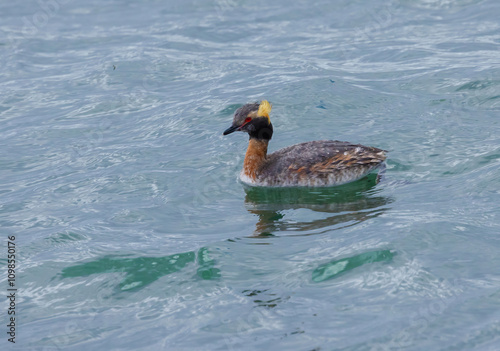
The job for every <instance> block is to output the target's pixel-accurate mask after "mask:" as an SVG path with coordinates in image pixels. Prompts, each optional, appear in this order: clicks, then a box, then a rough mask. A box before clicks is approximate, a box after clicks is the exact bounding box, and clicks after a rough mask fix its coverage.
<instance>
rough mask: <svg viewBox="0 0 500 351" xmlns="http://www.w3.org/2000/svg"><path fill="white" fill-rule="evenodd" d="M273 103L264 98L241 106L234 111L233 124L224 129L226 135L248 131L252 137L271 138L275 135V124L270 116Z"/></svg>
mask: <svg viewBox="0 0 500 351" xmlns="http://www.w3.org/2000/svg"><path fill="white" fill-rule="evenodd" d="M270 112H271V104H270V103H269V102H268V101H266V100H263V101H261V103H260V104H259V103H258V102H256V103H253V104H246V105H243V106H241V107H240V108H239V109H237V110H236V112H235V113H234V119H233V124H232V125H231V127H229V128H228V129H226V130H225V131H224V133H223V134H224V135H228V134H231V133H232V132H234V131H241V132H246V133H248V135H250V139H252V138H255V139H265V140H269V139H271V137H272V136H273V125H272V124H271V119H270V118H269V113H270Z"/></svg>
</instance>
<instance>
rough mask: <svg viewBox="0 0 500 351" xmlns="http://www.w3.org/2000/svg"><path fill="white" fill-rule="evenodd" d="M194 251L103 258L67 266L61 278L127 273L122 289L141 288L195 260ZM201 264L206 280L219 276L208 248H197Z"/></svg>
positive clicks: (198, 272) (200, 273) (202, 275)
mask: <svg viewBox="0 0 500 351" xmlns="http://www.w3.org/2000/svg"><path fill="white" fill-rule="evenodd" d="M195 258H196V254H195V252H194V251H189V252H184V253H179V254H174V255H169V256H164V257H136V258H117V257H103V258H100V259H98V260H95V261H91V262H86V263H82V264H78V265H75V266H71V267H66V268H64V269H63V270H62V273H61V276H62V278H75V277H85V276H89V275H92V274H100V273H114V272H125V273H126V276H125V278H124V279H123V280H122V281H121V282H120V284H119V286H118V287H119V289H120V290H122V291H129V290H138V289H141V288H143V287H145V286H147V285H149V284H151V283H153V282H154V281H156V280H158V279H159V278H161V277H163V276H165V275H168V274H172V273H175V272H178V271H180V270H181V269H183V268H184V267H186V265H187V264H189V263H191V262H194V261H195ZM198 263H199V265H200V267H199V268H198V270H197V275H198V276H199V277H200V278H202V279H205V280H211V279H214V278H217V277H219V276H220V271H219V269H217V268H215V267H214V265H215V261H214V260H213V259H211V258H210V256H209V252H208V249H207V248H201V249H200V250H199V251H198Z"/></svg>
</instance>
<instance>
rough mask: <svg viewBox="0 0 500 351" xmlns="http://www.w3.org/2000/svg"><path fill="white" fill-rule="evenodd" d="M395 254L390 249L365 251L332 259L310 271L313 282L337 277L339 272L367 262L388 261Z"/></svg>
mask: <svg viewBox="0 0 500 351" xmlns="http://www.w3.org/2000/svg"><path fill="white" fill-rule="evenodd" d="M394 256H395V253H394V252H393V251H391V250H380V251H370V252H365V253H362V254H359V255H356V256H352V257H346V258H342V259H340V260H334V261H331V262H328V263H325V264H322V265H321V266H319V267H318V268H316V269H315V270H314V271H313V272H312V280H313V281H314V282H322V281H325V280H328V279H332V278H335V277H338V276H339V275H340V274H342V273H345V272H348V271H350V270H352V269H354V268H357V267H360V266H362V265H364V264H367V263H374V262H388V261H391V260H392V258H393V257H394Z"/></svg>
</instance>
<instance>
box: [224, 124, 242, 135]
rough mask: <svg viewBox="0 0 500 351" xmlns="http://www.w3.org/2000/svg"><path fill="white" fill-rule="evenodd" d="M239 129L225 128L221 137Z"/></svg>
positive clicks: (234, 127)
mask: <svg viewBox="0 0 500 351" xmlns="http://www.w3.org/2000/svg"><path fill="white" fill-rule="evenodd" d="M238 128H239V127H238V126H231V127H229V128H227V129H226V130H225V131H224V133H222V134H223V135H228V134H231V133H232V132H234V131H235V130H236V129H238Z"/></svg>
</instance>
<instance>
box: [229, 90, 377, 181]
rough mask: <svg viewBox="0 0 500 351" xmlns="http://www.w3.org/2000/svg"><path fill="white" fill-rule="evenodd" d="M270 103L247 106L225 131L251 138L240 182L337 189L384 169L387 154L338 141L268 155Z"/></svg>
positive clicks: (238, 110) (289, 147) (305, 144)
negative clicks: (235, 132) (336, 187)
mask: <svg viewBox="0 0 500 351" xmlns="http://www.w3.org/2000/svg"><path fill="white" fill-rule="evenodd" d="M270 112H271V104H270V103H269V102H267V101H266V100H264V101H262V102H261V103H260V104H259V103H253V104H246V105H244V106H242V107H240V108H239V109H237V110H236V112H235V113H234V119H233V124H232V125H231V127H229V128H228V129H226V130H225V131H224V133H223V134H224V135H228V134H230V133H232V132H234V131H242V132H246V133H248V134H249V136H250V141H249V144H248V149H247V152H246V155H245V161H244V163H243V170H242V171H241V174H240V179H241V181H242V182H243V183H246V184H249V185H253V186H310V187H315V186H333V185H340V184H345V183H349V182H352V181H355V180H358V179H360V178H363V177H364V176H366V175H367V174H368V173H370V172H371V171H373V170H375V169H377V168H378V167H380V166H381V165H382V164H383V162H384V160H385V158H386V156H385V153H386V151H385V150H381V149H377V148H375V147H368V146H363V145H359V144H358V145H356V144H351V143H348V142H345V141H337V140H317V141H309V142H306V143H301V144H296V145H292V146H288V147H285V148H283V149H281V150H278V151H276V152H273V153H272V154H269V155H268V154H267V146H268V144H269V140H270V139H271V137H272V136H273V125H272V124H271V119H270V118H269V113H270Z"/></svg>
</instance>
